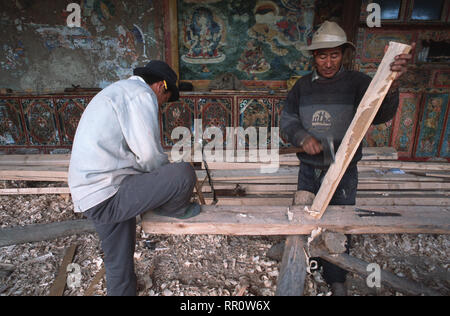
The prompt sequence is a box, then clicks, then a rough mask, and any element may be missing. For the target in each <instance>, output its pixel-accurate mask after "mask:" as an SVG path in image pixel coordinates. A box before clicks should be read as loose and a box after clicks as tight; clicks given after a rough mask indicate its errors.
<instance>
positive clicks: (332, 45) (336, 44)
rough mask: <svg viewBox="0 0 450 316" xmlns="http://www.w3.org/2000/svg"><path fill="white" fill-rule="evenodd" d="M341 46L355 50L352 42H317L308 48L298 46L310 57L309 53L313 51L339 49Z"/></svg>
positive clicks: (306, 46)
mask: <svg viewBox="0 0 450 316" xmlns="http://www.w3.org/2000/svg"><path fill="white" fill-rule="evenodd" d="M342 45H348V46H350V47H352V48H353V49H356V47H355V45H354V44H353V43H352V42H343V41H339V42H319V43H313V44H311V45H309V46H308V45H304V46H300V47H299V50H300V51H302V52H305V53H307V54H308V55H311V51H313V50H318V49H325V48H335V47H339V46H342Z"/></svg>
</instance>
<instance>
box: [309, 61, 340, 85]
mask: <svg viewBox="0 0 450 316" xmlns="http://www.w3.org/2000/svg"><path fill="white" fill-rule="evenodd" d="M343 71H344V65H341V68H340V69H339V71H338V72H337V73H336V74H335V75H334V77H336V76H337V75H338V74H340V73H341V72H343ZM321 78H322V79H323V77H322V76H321V75H319V73H318V72H317V69H316V68H314V70H313V73H312V78H311V82H314V81H316V80H318V79H321ZM330 79H331V78H330Z"/></svg>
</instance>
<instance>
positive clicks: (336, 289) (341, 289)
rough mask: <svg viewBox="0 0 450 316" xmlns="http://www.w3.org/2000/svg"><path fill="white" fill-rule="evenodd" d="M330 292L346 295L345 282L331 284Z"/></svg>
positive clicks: (334, 294)
mask: <svg viewBox="0 0 450 316" xmlns="http://www.w3.org/2000/svg"><path fill="white" fill-rule="evenodd" d="M331 292H332V293H333V294H332V295H333V296H348V293H347V286H346V285H345V283H339V282H335V283H333V284H331Z"/></svg>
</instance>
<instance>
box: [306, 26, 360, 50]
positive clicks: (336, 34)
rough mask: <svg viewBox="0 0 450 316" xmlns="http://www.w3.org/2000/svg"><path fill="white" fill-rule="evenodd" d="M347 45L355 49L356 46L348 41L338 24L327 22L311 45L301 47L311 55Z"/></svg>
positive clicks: (316, 34)
mask: <svg viewBox="0 0 450 316" xmlns="http://www.w3.org/2000/svg"><path fill="white" fill-rule="evenodd" d="M345 44H347V45H348V46H350V47H353V48H354V49H355V45H354V44H353V43H352V42H349V41H347V35H346V34H345V31H344V30H343V29H342V28H341V27H340V26H339V25H338V24H337V23H336V22H330V21H325V22H323V23H322V25H321V26H320V27H319V29H318V30H317V31H316V32H315V33H314V35H313V37H312V41H311V45H304V46H301V47H300V50H301V51H305V52H306V53H310V52H311V51H313V50H316V49H324V48H335V47H339V46H341V45H345Z"/></svg>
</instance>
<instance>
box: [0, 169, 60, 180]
mask: <svg viewBox="0 0 450 316" xmlns="http://www.w3.org/2000/svg"><path fill="white" fill-rule="evenodd" d="M68 172H69V170H68V168H67V167H49V166H20V167H17V166H14V168H12V167H11V166H4V165H2V166H0V180H33V181H67V176H68Z"/></svg>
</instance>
